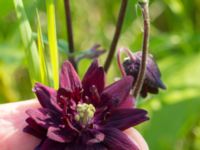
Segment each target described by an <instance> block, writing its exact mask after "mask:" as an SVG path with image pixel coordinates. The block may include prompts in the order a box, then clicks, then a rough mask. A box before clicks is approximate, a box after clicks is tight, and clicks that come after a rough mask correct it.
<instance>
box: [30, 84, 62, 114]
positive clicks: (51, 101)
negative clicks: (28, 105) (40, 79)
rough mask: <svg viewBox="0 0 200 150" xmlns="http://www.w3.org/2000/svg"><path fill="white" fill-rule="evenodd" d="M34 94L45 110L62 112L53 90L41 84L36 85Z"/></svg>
mask: <svg viewBox="0 0 200 150" xmlns="http://www.w3.org/2000/svg"><path fill="white" fill-rule="evenodd" d="M34 92H35V94H36V96H37V98H38V100H39V102H40V104H41V105H42V107H44V108H49V109H51V110H56V111H62V110H61V108H60V107H59V105H58V104H57V101H56V94H57V93H56V91H55V90H54V89H53V88H50V87H48V86H45V85H43V84H41V83H36V84H35V87H34Z"/></svg>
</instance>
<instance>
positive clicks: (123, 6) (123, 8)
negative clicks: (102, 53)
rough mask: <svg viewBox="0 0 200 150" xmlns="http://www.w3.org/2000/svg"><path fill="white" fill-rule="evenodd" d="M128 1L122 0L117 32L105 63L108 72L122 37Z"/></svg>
mask: <svg viewBox="0 0 200 150" xmlns="http://www.w3.org/2000/svg"><path fill="white" fill-rule="evenodd" d="M127 3H128V0H122V2H121V8H120V12H119V16H118V20H117V24H116V29H115V34H114V36H113V39H112V43H111V45H110V49H109V53H108V55H107V58H106V62H105V64H104V69H105V72H108V69H109V67H110V65H111V62H112V59H113V56H114V53H115V50H116V46H117V43H118V40H119V37H120V33H121V29H122V25H123V22H124V17H125V14H126V8H127Z"/></svg>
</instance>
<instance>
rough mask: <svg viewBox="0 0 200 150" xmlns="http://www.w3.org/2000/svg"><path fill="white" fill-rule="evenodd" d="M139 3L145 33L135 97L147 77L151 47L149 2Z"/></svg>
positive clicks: (134, 91) (134, 92) (134, 90)
mask: <svg viewBox="0 0 200 150" xmlns="http://www.w3.org/2000/svg"><path fill="white" fill-rule="evenodd" d="M139 5H140V7H141V10H142V16H143V24H144V35H143V44H142V60H141V64H140V69H139V73H138V77H137V80H136V83H135V87H134V89H133V96H134V97H135V98H137V96H138V94H139V93H140V91H141V88H142V85H143V82H144V78H145V72H146V63H147V56H148V47H149V30H150V19H149V6H148V2H139Z"/></svg>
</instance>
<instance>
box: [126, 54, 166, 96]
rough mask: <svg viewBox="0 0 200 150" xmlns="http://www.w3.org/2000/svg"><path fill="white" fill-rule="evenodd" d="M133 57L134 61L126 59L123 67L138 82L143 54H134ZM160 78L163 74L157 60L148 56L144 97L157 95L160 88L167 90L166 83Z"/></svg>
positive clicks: (142, 90) (142, 91)
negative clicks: (148, 94) (150, 94)
mask: <svg viewBox="0 0 200 150" xmlns="http://www.w3.org/2000/svg"><path fill="white" fill-rule="evenodd" d="M133 57H134V60H131V59H126V60H125V61H124V62H123V67H124V70H125V72H126V74H127V75H131V76H133V78H134V79H135V80H136V79H137V76H138V73H139V68H140V64H141V59H142V53H141V52H137V53H134V54H133ZM160 78H161V73H160V70H159V68H158V66H157V64H156V62H155V60H154V59H153V56H152V55H148V58H147V68H146V73H145V79H144V83H143V85H142V89H141V92H140V95H141V96H142V97H146V96H147V93H152V94H157V93H158V91H159V90H158V89H159V88H161V89H166V86H165V85H164V83H163V82H162V80H161V79H160ZM134 84H135V82H133V86H134Z"/></svg>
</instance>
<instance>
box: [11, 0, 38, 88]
mask: <svg viewBox="0 0 200 150" xmlns="http://www.w3.org/2000/svg"><path fill="white" fill-rule="evenodd" d="M13 2H14V6H15V11H16V14H17V18H18V20H19V27H20V32H21V38H22V42H23V44H24V46H25V53H26V60H27V64H28V71H29V75H30V78H31V81H32V84H34V83H35V81H39V82H40V81H41V77H40V73H39V56H38V51H37V45H36V43H35V41H34V40H33V37H32V30H31V26H30V24H29V21H28V18H27V15H26V12H25V9H24V5H23V2H22V0H13Z"/></svg>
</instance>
